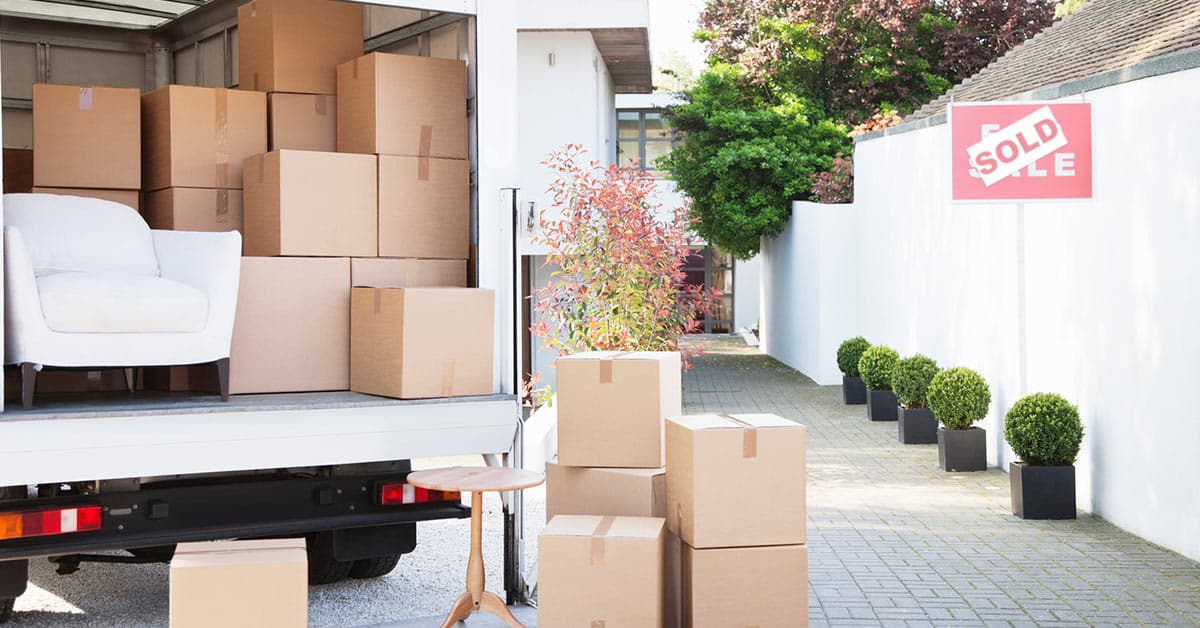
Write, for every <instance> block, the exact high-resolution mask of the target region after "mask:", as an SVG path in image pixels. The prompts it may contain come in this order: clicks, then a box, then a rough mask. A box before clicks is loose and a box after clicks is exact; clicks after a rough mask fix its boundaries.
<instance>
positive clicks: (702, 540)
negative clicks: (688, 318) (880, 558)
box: [666, 414, 808, 628]
mask: <svg viewBox="0 0 1200 628" xmlns="http://www.w3.org/2000/svg"><path fill="white" fill-rule="evenodd" d="M666 457H667V527H668V529H669V530H670V531H671V532H673V533H674V534H675V535H677V538H678V541H677V542H678V543H679V545H678V546H676V547H675V548H672V551H671V552H669V553H675V550H677V553H678V561H679V564H678V567H677V570H678V574H679V583H678V588H677V589H676V590H675V591H673V592H672V593H673V594H676V593H677V595H678V596H679V600H678V608H679V617H680V620H681V624H682V625H683V626H689V627H700V626H735V625H736V626H760V627H761V628H767V627H768V626H806V625H808V551H807V546H806V545H805V543H806V525H807V524H806V514H805V512H806V511H805V489H804V483H805V467H804V464H805V462H804V427H803V426H801V425H798V424H796V423H793V422H792V421H788V420H787V419H783V418H780V417H777V416H775V415H771V414H737V415H703V416H684V417H673V418H669V419H668V420H667V424H666ZM669 569H670V568H669ZM675 603H676V602H675V601H674V600H672V601H671V604H675Z"/></svg>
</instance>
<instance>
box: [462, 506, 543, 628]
mask: <svg viewBox="0 0 1200 628" xmlns="http://www.w3.org/2000/svg"><path fill="white" fill-rule="evenodd" d="M483 587H484V574H483V493H482V492H480V491H475V492H473V493H471V557H470V558H469V559H468V561H467V592H466V593H463V594H462V595H461V596H459V598H458V601H456V602H455V603H454V608H452V609H450V614H449V615H447V616H446V621H445V622H443V623H442V628H451V627H452V626H454V624H456V623H458V622H459V621H461V620H464V619H466V618H467V617H470V616H471V613H473V612H475V611H478V610H483V611H486V612H488V613H491V614H493V615H496V616H497V617H499V618H500V619H502V620H504V623H506V624H508V625H509V626H510V627H512V628H524V624H522V623H521V622H519V621H517V618H516V617H513V614H512V612H510V611H509V610H508V606H507V605H505V603H504V601H503V600H501V599H500V597H499V596H498V595H496V594H494V593H489V592H487V591H484V590H483Z"/></svg>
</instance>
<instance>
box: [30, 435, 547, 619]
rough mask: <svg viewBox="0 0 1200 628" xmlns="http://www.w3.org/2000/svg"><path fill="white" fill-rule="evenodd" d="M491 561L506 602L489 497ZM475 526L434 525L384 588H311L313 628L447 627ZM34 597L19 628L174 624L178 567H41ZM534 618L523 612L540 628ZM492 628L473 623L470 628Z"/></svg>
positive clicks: (537, 519) (532, 539)
mask: <svg viewBox="0 0 1200 628" xmlns="http://www.w3.org/2000/svg"><path fill="white" fill-rule="evenodd" d="M453 464H480V463H479V462H478V459H476V458H468V459H453V460H447V459H440V460H426V461H414V467H415V468H421V467H423V468H429V467H437V466H448V465H453ZM525 499H526V511H525V512H526V515H525V516H526V535H527V536H526V542H525V555H526V557H527V558H526V561H527V563H526V572H527V573H530V574H532V573H534V572H535V571H536V568H537V565H536V560H537V535H538V533H539V532H540V531H541V529H542V526H543V525H544V519H545V492H544V490H542V489H541V488H540V487H539V488H536V489H531V490H528V491H526V492H525ZM484 509H485V511H486V512H485V513H484V517H483V553H484V563H485V569H486V573H487V576H488V589H489V590H491V591H495V592H497V593H500V594H501V596H502V597H503V589H504V586H503V577H504V568H503V563H502V561H503V538H504V523H503V520H502V516H501V507H500V498H499V497H498V496H497V495H496V494H495V493H487V494H485V495H484ZM470 534H471V530H470V520H469V519H462V520H452V521H433V522H427V523H421V524H419V525H418V526H417V549H416V550H415V551H414V552H412V553H411V554H407V555H406V556H405V557H404V558H403V559H401V561H400V564H399V565H398V566H397V567H396V570H395V571H393V572H392V573H391V574H389V575H388V576H386V577H384V578H379V579H376V580H346V581H343V582H339V583H336V584H331V585H325V586H320V587H311V588H309V604H308V612H309V624H310V625H311V626H331V627H332V626H379V625H398V626H424V625H430V626H437V625H440V623H441V620H442V618H443V617H444V615H445V613H446V612H447V611H448V610H449V609H450V606H451V605H452V604H453V603H454V600H455V599H457V598H458V596H459V595H460V594H461V593H462V592H463V590H464V588H465V581H466V570H467V554H468V551H469V549H470ZM29 571H30V574H29V579H30V582H29V589H28V591H26V592H25V594H24V595H22V596H21V597H19V598H17V602H16V608H15V611H16V613H15V614H14V617H13V621H12V623H11V624H10V625H12V626H13V627H14V628H36V627H43V626H45V627H48V626H69V627H74V626H96V627H99V626H114V627H116V626H120V627H121V628H142V627H150V626H166V625H167V599H168V598H167V592H168V589H167V580H168V567H167V565H165V564H154V565H109V564H98V563H85V564H84V565H83V567H82V568H81V569H80V570H79V571H78V572H77V573H75V574H72V575H69V576H59V575H57V574H55V573H54V565H51V564H50V563H49V562H47V561H45V560H36V561H33V562H31V563H30V566H29ZM531 610H532V609H520V610H518V611H517V612H519V613H520V616H521V617H522V619H530V620H532V619H533V616H532V614H531V612H530V611H531ZM490 623H491V622H489V621H478V620H472V621H469V622H467V625H469V626H487V625H489V624H490ZM531 625H532V624H531Z"/></svg>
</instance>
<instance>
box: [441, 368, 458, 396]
mask: <svg viewBox="0 0 1200 628" xmlns="http://www.w3.org/2000/svg"><path fill="white" fill-rule="evenodd" d="M455 366H456V364H455V362H454V360H452V359H448V360H444V361H443V362H442V396H443V397H453V396H454V367H455Z"/></svg>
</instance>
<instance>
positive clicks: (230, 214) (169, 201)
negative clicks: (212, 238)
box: [142, 188, 243, 231]
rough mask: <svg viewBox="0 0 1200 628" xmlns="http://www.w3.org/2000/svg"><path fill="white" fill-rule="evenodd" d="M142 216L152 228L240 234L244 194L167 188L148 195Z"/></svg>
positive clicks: (239, 191) (237, 191)
mask: <svg viewBox="0 0 1200 628" xmlns="http://www.w3.org/2000/svg"><path fill="white" fill-rule="evenodd" d="M142 214H143V215H144V216H145V217H146V222H147V223H149V225H150V228H151V229H173V230H176V231H241V230H242V219H243V217H242V191H241V190H214V189H206V188H166V189H164V190H158V191H157V192H148V193H147V194H146V196H145V202H144V204H143V207H142Z"/></svg>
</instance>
